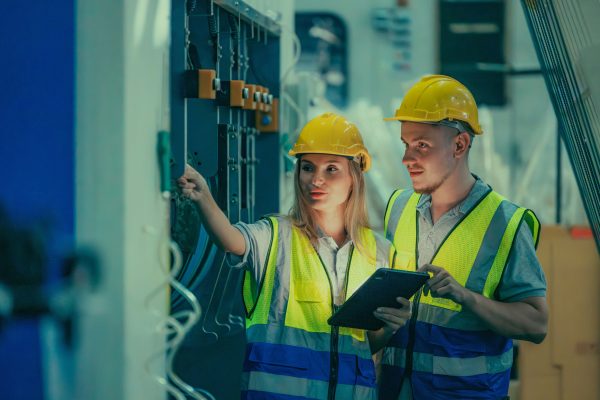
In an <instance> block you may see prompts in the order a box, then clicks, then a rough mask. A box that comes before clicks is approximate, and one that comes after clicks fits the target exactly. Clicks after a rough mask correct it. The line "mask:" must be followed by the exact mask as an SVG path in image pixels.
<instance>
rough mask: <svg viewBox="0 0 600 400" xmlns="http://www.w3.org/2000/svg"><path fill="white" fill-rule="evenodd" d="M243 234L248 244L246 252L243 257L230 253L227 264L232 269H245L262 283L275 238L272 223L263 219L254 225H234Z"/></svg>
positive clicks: (240, 223) (241, 223) (242, 223)
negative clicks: (271, 245) (272, 240)
mask: <svg viewBox="0 0 600 400" xmlns="http://www.w3.org/2000/svg"><path fill="white" fill-rule="evenodd" d="M233 226H234V227H235V228H236V229H237V230H239V231H240V232H241V233H242V236H243V237H244V241H245V242H246V251H245V253H244V254H243V255H242V256H237V255H235V254H231V253H229V254H228V255H227V262H228V264H229V266H230V267H232V268H245V269H247V270H248V271H250V272H251V273H252V275H253V276H254V279H255V280H256V282H260V280H261V277H262V275H263V272H264V270H265V268H266V260H267V256H268V252H269V247H270V244H271V238H272V236H273V228H272V226H271V223H270V222H269V221H268V220H266V219H261V220H259V221H257V222H255V223H253V224H246V223H244V222H238V223H236V224H235V225H233Z"/></svg>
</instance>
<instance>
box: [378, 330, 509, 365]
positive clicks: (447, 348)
mask: <svg viewBox="0 0 600 400" xmlns="http://www.w3.org/2000/svg"><path fill="white" fill-rule="evenodd" d="M415 335H416V338H417V339H416V340H415V348H414V351H416V352H418V353H431V351H432V350H433V353H432V354H433V355H435V356H442V357H455V358H468V357H477V356H481V355H483V354H485V355H486V356H499V355H502V354H504V353H505V352H507V351H508V350H510V348H511V347H512V340H510V339H507V338H505V337H503V336H500V335H497V334H495V333H493V332H492V331H489V330H486V331H463V330H460V329H453V328H445V327H442V326H438V325H431V324H428V323H425V322H420V321H417V323H416V325H415ZM407 344H408V328H407V327H406V325H405V326H404V327H402V328H401V329H399V330H398V332H396V334H395V335H394V336H393V337H392V339H391V340H390V342H389V343H388V346H390V347H401V348H406V347H407Z"/></svg>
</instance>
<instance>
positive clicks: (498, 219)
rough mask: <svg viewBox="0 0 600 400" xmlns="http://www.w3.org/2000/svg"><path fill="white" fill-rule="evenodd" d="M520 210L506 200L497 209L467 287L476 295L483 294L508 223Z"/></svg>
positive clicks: (476, 258)
mask: <svg viewBox="0 0 600 400" xmlns="http://www.w3.org/2000/svg"><path fill="white" fill-rule="evenodd" d="M517 210H518V207H517V206H516V205H515V204H513V203H511V202H509V201H506V200H503V201H502V203H500V205H499V206H498V208H497V209H496V212H495V213H494V216H493V217H492V220H491V221H490V225H489V226H488V228H487V230H486V232H485V235H484V237H483V242H482V243H484V245H482V246H481V247H480V248H479V252H478V253H477V256H476V257H475V262H474V263H473V269H472V270H471V273H470V274H469V277H468V279H467V282H466V284H465V287H466V288H467V289H470V290H472V291H474V292H476V293H482V292H483V288H484V286H485V281H486V280H487V277H488V275H489V273H490V270H491V269H492V265H493V264H494V259H495V258H496V255H497V254H498V250H499V249H500V243H501V242H502V237H503V236H504V232H505V231H506V228H507V226H508V222H509V221H510V219H511V217H512V216H513V215H514V213H515V212H516V211H517Z"/></svg>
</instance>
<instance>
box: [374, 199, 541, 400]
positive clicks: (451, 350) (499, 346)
mask: <svg viewBox="0 0 600 400" xmlns="http://www.w3.org/2000/svg"><path fill="white" fill-rule="evenodd" d="M419 199H420V195H419V194H417V193H414V192H413V191H412V190H406V191H396V192H395V193H394V194H393V195H392V197H391V198H390V201H389V202H388V207H387V209H386V214H385V220H384V223H385V229H386V236H387V237H388V238H393V243H394V246H395V247H396V250H397V251H398V259H401V260H404V261H403V263H404V267H406V268H409V269H412V268H416V267H418V265H417V262H418V243H417V240H418V237H419V233H418V211H417V204H418V202H419ZM523 222H525V223H527V224H528V225H529V227H530V230H531V232H532V235H533V239H534V243H537V240H538V237H539V226H540V225H539V221H538V220H537V218H536V217H535V214H534V213H533V212H532V211H530V210H527V209H525V208H521V207H518V206H516V205H515V204H513V203H511V202H509V201H507V200H506V199H505V198H503V197H502V196H501V195H499V194H498V193H496V192H494V191H492V190H491V189H490V190H489V191H488V193H486V194H485V195H484V196H483V197H482V198H481V200H480V201H479V202H478V203H477V204H475V205H474V206H473V207H472V208H471V210H469V211H468V212H467V213H466V214H465V215H464V216H463V219H462V220H461V221H460V222H459V223H458V224H457V225H456V226H455V227H454V229H453V230H452V231H451V232H450V233H449V234H448V236H447V237H446V239H445V240H444V241H443V243H442V244H441V245H440V247H439V248H438V249H437V252H436V253H435V254H434V257H433V259H432V260H429V263H430V264H433V265H437V266H440V267H443V268H445V269H446V270H447V271H448V272H449V273H450V274H451V275H452V276H453V277H454V278H455V279H456V281H457V282H459V283H460V284H461V285H463V286H465V287H466V288H468V289H470V290H472V291H474V292H477V293H480V294H482V295H483V296H485V297H487V298H491V299H494V296H495V292H496V289H497V288H498V285H499V284H500V281H501V279H502V273H503V271H504V267H505V265H506V263H507V260H508V257H509V255H510V251H511V247H512V245H513V240H514V239H515V236H516V233H517V230H518V229H519V226H520V225H521V224H522V223H523ZM414 301H415V303H416V304H415V310H416V312H414V313H413V320H412V321H411V322H410V323H408V324H407V325H406V326H405V327H404V328H403V329H401V330H399V332H398V333H397V334H396V335H395V336H394V337H393V338H392V340H391V341H390V342H389V343H388V347H387V348H386V349H385V352H384V357H383V368H382V371H383V373H382V382H381V388H380V391H381V393H380V398H381V399H394V400H395V399H396V398H397V395H398V391H399V390H400V387H399V385H400V381H401V378H402V377H403V376H407V377H409V378H410V380H411V384H412V388H413V396H414V398H415V400H418V399H430V398H435V399H455V398H479V397H477V396H483V397H481V398H488V397H489V398H495V397H494V396H496V397H497V398H501V397H502V396H505V395H506V391H507V389H508V382H509V378H510V367H511V365H512V340H511V339H508V338H505V337H503V336H500V335H498V334H496V333H494V332H492V331H490V330H489V329H487V327H486V326H485V325H484V324H483V322H482V321H481V320H479V319H478V318H477V317H476V316H475V315H474V314H472V313H469V312H463V310H462V307H461V306H460V305H459V304H457V303H455V302H453V301H452V300H449V299H443V298H434V297H432V296H431V294H428V295H425V294H424V293H423V292H419V293H418V294H417V295H416V296H415V299H414ZM407 360H408V361H407ZM408 375H410V376H408ZM431 393H436V394H435V396H434V397H431V396H432V395H431ZM428 396H429V397H428ZM473 396H475V397H473ZM485 396H488V397H485ZM490 396H491V397H490Z"/></svg>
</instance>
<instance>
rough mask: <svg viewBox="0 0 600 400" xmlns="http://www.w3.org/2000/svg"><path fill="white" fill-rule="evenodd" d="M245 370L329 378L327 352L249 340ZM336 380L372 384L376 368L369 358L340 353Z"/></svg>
mask: <svg viewBox="0 0 600 400" xmlns="http://www.w3.org/2000/svg"><path fill="white" fill-rule="evenodd" d="M246 354H247V356H246V358H245V360H244V368H243V370H244V372H251V371H261V372H266V373H269V374H274V375H287V376H293V377H296V378H305V379H313V380H321V381H329V361H330V354H329V352H325V351H314V350H310V349H307V348H304V347H296V346H289V345H283V344H271V343H251V344H248V346H247V347H246ZM338 356H339V369H338V370H339V373H338V383H339V384H343V385H361V386H367V387H375V386H376V383H375V369H374V366H373V360H372V359H370V358H369V359H364V358H360V357H357V356H356V355H353V354H343V353H340V354H339V355H338Z"/></svg>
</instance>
